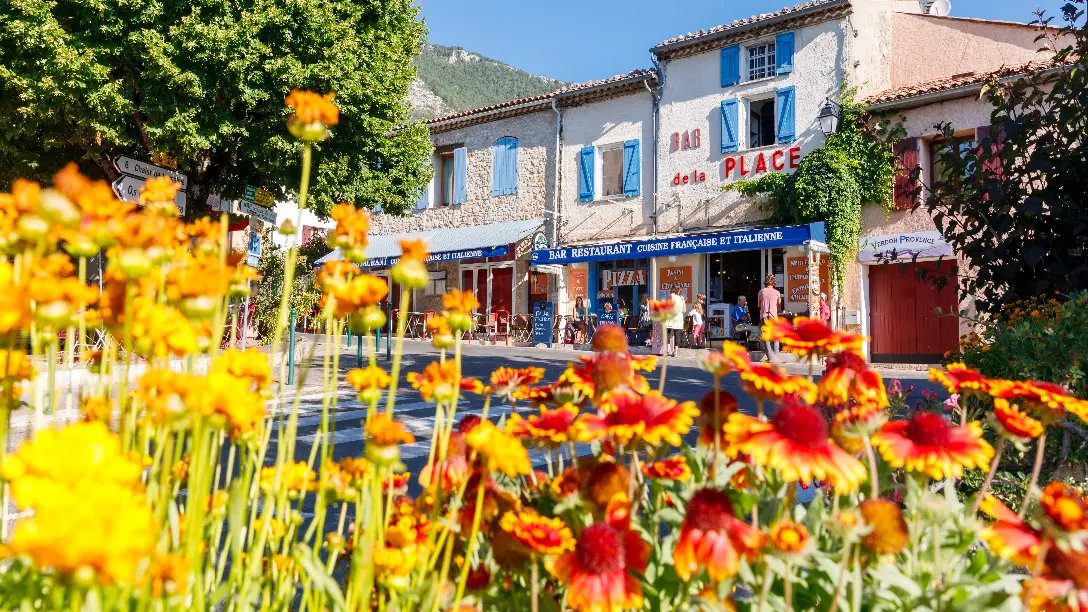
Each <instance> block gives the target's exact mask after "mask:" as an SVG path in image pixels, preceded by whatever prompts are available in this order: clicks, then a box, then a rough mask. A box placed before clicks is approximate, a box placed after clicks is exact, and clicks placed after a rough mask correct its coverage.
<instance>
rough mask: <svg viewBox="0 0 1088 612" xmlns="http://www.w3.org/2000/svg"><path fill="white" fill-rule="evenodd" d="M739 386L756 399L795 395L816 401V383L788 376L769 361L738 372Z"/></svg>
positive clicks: (805, 399)
mask: <svg viewBox="0 0 1088 612" xmlns="http://www.w3.org/2000/svg"><path fill="white" fill-rule="evenodd" d="M740 379H741V386H742V387H743V388H744V390H745V391H746V392H747V393H748V394H749V395H751V396H752V397H753V398H755V399H756V400H758V401H763V400H766V401H772V402H778V401H782V400H783V399H785V398H786V397H787V396H789V395H797V396H798V397H799V398H801V399H802V400H804V401H806V402H814V401H816V385H815V383H813V382H812V381H810V380H808V379H807V378H802V377H800V376H790V375H789V374H787V373H786V371H785V370H783V369H782V368H777V367H775V366H773V365H771V364H769V363H757V364H755V365H753V366H752V367H751V368H749V369H747V370H741V372H740Z"/></svg>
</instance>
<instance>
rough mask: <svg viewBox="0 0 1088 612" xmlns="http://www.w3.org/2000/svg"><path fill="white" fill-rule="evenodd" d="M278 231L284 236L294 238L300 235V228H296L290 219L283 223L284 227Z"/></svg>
mask: <svg viewBox="0 0 1088 612" xmlns="http://www.w3.org/2000/svg"><path fill="white" fill-rule="evenodd" d="M277 231H279V233H281V234H283V235H284V236H292V235H294V234H297V233H298V228H297V227H295V224H294V223H292V222H291V220H290V219H287V220H285V221H284V222H283V225H281V226H280V229H279V230H277Z"/></svg>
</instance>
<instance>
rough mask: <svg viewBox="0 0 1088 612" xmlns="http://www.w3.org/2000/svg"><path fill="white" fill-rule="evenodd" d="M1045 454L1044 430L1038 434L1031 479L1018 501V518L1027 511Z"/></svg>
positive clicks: (1022, 516)
mask: <svg viewBox="0 0 1088 612" xmlns="http://www.w3.org/2000/svg"><path fill="white" fill-rule="evenodd" d="M1044 454H1046V430H1045V429H1044V430H1043V433H1042V434H1041V435H1040V436H1039V442H1038V447H1036V451H1035V465H1034V466H1032V468H1031V480H1029V481H1028V488H1027V490H1026V491H1024V501H1023V502H1021V503H1020V511H1019V512H1017V513H1016V515H1017V516H1019V517H1020V518H1024V515H1025V514H1027V511H1028V502H1030V501H1031V496H1032V494H1033V493H1034V491H1035V485H1036V483H1038V482H1039V472H1040V471H1041V470H1042V469H1043V455H1044Z"/></svg>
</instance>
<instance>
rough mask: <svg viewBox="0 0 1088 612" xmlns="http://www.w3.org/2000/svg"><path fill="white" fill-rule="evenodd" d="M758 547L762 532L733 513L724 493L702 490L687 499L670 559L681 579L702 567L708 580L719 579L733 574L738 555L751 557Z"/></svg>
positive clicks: (735, 572) (761, 541) (761, 542)
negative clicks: (685, 513)
mask: <svg viewBox="0 0 1088 612" xmlns="http://www.w3.org/2000/svg"><path fill="white" fill-rule="evenodd" d="M762 546H763V534H762V533H760V531H759V529H756V528H755V527H753V526H751V525H749V524H747V523H745V522H744V521H742V520H740V519H738V518H737V517H736V515H734V514H733V503H732V502H731V501H730V499H729V496H728V495H726V494H725V493H723V492H722V491H719V490H717V489H702V490H700V491H698V492H697V493H695V495H693V496H692V498H691V501H689V502H688V505H687V515H686V516H685V517H684V522H683V524H682V525H681V526H680V539H679V540H677V542H676V549H675V550H674V551H673V555H672V562H673V565H674V566H675V568H676V573H677V575H679V576H680V579H681V580H683V581H685V582H687V581H688V580H690V579H691V577H692V576H693V575H695V574H696V573H697V572H698V571H699V570H700V569H701V568H703V567H705V568H706V570H707V574H708V575H709V576H710V579H711V580H714V581H721V580H724V579H726V578H729V577H731V576H735V575H736V574H737V570H738V569H739V568H740V559H741V557H747V558H754V557H755V555H756V553H757V552H758V551H759V549H760V548H761V547H762Z"/></svg>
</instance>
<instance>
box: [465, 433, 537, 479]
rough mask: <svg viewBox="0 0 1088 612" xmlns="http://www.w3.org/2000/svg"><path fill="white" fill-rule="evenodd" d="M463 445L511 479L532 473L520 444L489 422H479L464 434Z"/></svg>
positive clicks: (527, 455)
mask: <svg viewBox="0 0 1088 612" xmlns="http://www.w3.org/2000/svg"><path fill="white" fill-rule="evenodd" d="M465 443H466V444H468V446H469V447H470V448H471V449H472V450H474V451H476V452H477V453H479V454H480V456H482V457H486V458H487V465H488V467H490V468H491V469H493V470H498V471H500V472H502V473H504V474H506V475H507V476H510V477H511V478H512V477H514V476H518V475H525V474H529V473H530V472H532V469H533V468H532V465H531V464H530V463H529V453H528V452H527V451H526V450H525V447H524V446H522V445H521V442H520V441H519V440H518V439H517V438H515V437H513V436H511V435H510V434H508V433H505V432H503V431H501V430H499V428H497V427H495V424H494V423H492V422H491V421H480V423H479V424H478V425H476V426H475V427H473V428H472V429H470V430H469V431H468V432H466V433H465Z"/></svg>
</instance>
